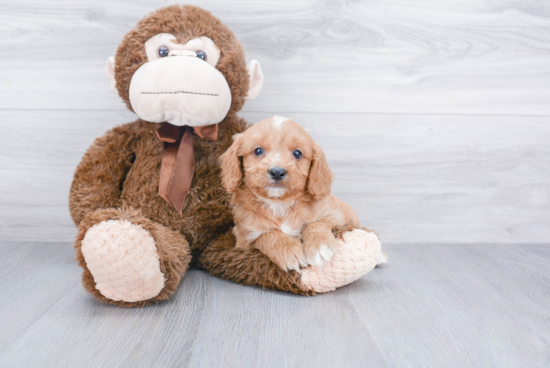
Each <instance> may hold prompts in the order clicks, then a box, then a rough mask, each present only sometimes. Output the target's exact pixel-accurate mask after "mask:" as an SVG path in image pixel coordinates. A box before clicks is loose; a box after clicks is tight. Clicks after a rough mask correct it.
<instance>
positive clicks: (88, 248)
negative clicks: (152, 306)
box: [82, 220, 165, 302]
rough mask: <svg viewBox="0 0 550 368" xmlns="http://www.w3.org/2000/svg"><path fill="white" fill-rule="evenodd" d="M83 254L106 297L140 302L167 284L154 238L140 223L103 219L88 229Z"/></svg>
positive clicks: (97, 287) (98, 288)
mask: <svg viewBox="0 0 550 368" xmlns="http://www.w3.org/2000/svg"><path fill="white" fill-rule="evenodd" d="M82 254H83V255H84V259H85V261H86V265H87V267H88V269H89V270H90V273H91V274H92V276H93V278H94V281H95V283H96V289H97V290H99V292H100V293H101V294H102V295H103V296H105V297H106V298H109V299H111V300H114V301H124V302H138V301H142V300H147V299H151V298H154V297H155V296H157V295H158V294H159V293H160V292H161V290H162V289H163V287H164V282H165V278H164V274H163V273H162V272H161V270H160V259H159V254H158V251H157V248H156V246H155V241H154V239H153V237H152V236H151V234H150V233H149V232H148V231H147V230H145V229H144V228H143V227H141V226H140V225H136V224H132V223H131V222H129V221H126V220H122V221H121V220H108V221H102V222H100V223H98V224H96V225H94V226H93V227H91V228H90V229H89V230H88V231H87V232H86V236H85V237H84V239H83V240H82Z"/></svg>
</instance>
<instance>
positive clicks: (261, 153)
mask: <svg viewBox="0 0 550 368" xmlns="http://www.w3.org/2000/svg"><path fill="white" fill-rule="evenodd" d="M254 154H255V155H256V156H261V155H263V154H264V149H263V148H262V147H258V148H256V149H255V150H254Z"/></svg>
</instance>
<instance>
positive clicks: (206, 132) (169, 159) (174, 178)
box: [157, 123, 218, 214]
mask: <svg viewBox="0 0 550 368" xmlns="http://www.w3.org/2000/svg"><path fill="white" fill-rule="evenodd" d="M193 132H194V133H195V134H196V135H198V136H199V137H201V138H202V139H205V140H207V141H215V140H217V139H218V124H213V125H207V126H202V127H193V128H192V127H189V126H175V125H172V124H170V123H163V124H162V125H161V126H160V128H158V129H157V136H158V137H159V139H160V140H161V141H162V142H164V152H163V153H162V166H161V168H160V182H159V195H160V196H161V197H162V198H164V200H165V201H166V202H168V203H170V204H171V205H172V207H174V209H175V210H176V211H178V213H179V214H181V213H182V211H183V203H184V202H185V197H187V193H189V188H191V181H192V180H193V174H194V173H195V152H194V143H193V140H194V138H193Z"/></svg>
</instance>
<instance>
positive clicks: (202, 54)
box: [197, 50, 206, 61]
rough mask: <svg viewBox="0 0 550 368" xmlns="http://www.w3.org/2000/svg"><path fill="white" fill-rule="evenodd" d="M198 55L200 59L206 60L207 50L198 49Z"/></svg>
mask: <svg viewBox="0 0 550 368" xmlns="http://www.w3.org/2000/svg"><path fill="white" fill-rule="evenodd" d="M197 57H198V58H199V59H202V60H204V61H206V52H204V51H202V50H199V51H197Z"/></svg>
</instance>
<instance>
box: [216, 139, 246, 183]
mask: <svg viewBox="0 0 550 368" xmlns="http://www.w3.org/2000/svg"><path fill="white" fill-rule="evenodd" d="M241 144H242V134H235V135H234V136H233V144H232V145H231V147H229V149H228V150H227V151H226V152H225V153H224V154H223V155H221V156H220V165H221V168H222V185H223V187H224V188H225V190H227V191H228V192H229V193H232V192H233V191H234V190H235V189H237V187H238V186H239V182H240V181H241V179H242V178H243V175H242V171H241V156H240V154H241Z"/></svg>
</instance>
